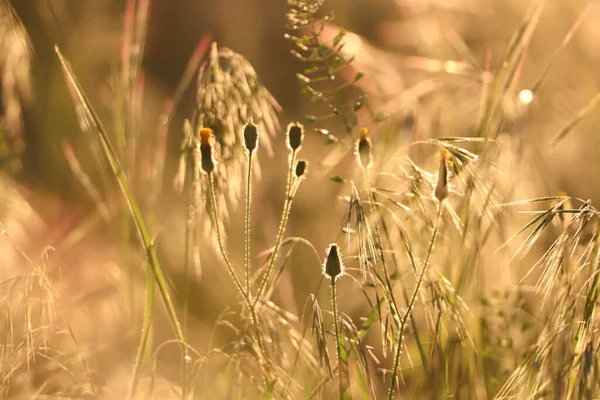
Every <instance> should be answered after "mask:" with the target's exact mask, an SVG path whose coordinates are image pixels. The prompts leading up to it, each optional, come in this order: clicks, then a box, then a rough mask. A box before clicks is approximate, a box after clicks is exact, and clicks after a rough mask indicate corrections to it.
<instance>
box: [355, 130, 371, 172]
mask: <svg viewBox="0 0 600 400" xmlns="http://www.w3.org/2000/svg"><path fill="white" fill-rule="evenodd" d="M356 153H357V154H358V160H359V161H360V164H361V165H362V166H363V168H369V166H370V165H371V139H369V131H368V129H367V128H362V129H361V130H360V138H359V139H358V143H357V145H356Z"/></svg>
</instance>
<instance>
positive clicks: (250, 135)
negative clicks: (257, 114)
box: [244, 119, 258, 153]
mask: <svg viewBox="0 0 600 400" xmlns="http://www.w3.org/2000/svg"><path fill="white" fill-rule="evenodd" d="M244 146H245V147H246V150H248V151H249V152H250V153H252V152H253V151H254V150H256V147H257V146H258V128H257V127H256V125H254V122H252V119H250V120H248V122H247V123H246V125H245V126H244Z"/></svg>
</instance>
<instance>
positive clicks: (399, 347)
mask: <svg viewBox="0 0 600 400" xmlns="http://www.w3.org/2000/svg"><path fill="white" fill-rule="evenodd" d="M443 208H444V203H443V202H442V203H440V205H439V208H438V214H437V218H436V220H435V227H434V228H433V234H432V235H431V241H430V242H429V248H428V249H427V256H426V257H425V263H424V264H423V268H422V269H421V274H420V275H419V279H418V280H417V286H416V287H415V290H414V291H413V294H412V297H411V299H410V302H409V303H408V307H407V309H406V313H405V314H404V317H403V318H402V322H401V324H400V331H399V332H398V342H397V344H396V355H395V357H394V367H393V369H392V380H391V382H390V390H389V393H388V400H392V399H393V398H394V385H395V384H396V378H397V377H398V367H399V365H400V354H401V353H402V342H403V341H404V327H405V326H406V321H408V318H410V315H411V314H412V308H413V305H414V304H415V300H416V298H417V294H418V293H419V289H420V287H421V284H422V283H423V277H424V276H425V271H426V270H427V265H428V264H429V258H430V257H431V253H432V251H433V244H434V243H435V238H436V236H437V233H438V229H439V225H440V220H441V219H442V210H443Z"/></svg>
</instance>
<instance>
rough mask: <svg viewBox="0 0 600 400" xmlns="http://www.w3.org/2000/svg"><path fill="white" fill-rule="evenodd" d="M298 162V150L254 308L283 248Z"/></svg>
mask: <svg viewBox="0 0 600 400" xmlns="http://www.w3.org/2000/svg"><path fill="white" fill-rule="evenodd" d="M295 161H296V150H293V151H292V155H291V156H290V163H289V164H290V165H289V169H288V176H287V184H286V188H285V196H286V197H285V202H284V205H283V213H282V214H281V223H280V224H279V232H277V239H276V240H275V247H274V248H273V252H272V253H271V257H270V258H269V263H268V264H267V269H266V270H265V273H264V275H263V279H262V281H261V283H260V286H259V287H258V291H257V292H256V298H255V299H254V303H253V307H255V306H256V304H257V303H258V301H259V300H260V296H261V295H262V293H263V291H264V290H265V288H266V286H267V282H268V281H269V275H270V274H271V270H272V269H273V265H274V264H275V260H276V259H277V253H279V248H280V247H281V242H282V241H283V233H284V232H285V227H286V225H287V221H288V217H289V215H290V209H291V206H292V199H293V198H294V194H295V190H292V177H293V175H294V164H295Z"/></svg>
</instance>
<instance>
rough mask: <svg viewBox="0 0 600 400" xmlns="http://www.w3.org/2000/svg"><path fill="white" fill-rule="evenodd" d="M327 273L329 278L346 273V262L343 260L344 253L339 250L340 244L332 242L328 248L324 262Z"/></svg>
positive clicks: (335, 277)
mask: <svg viewBox="0 0 600 400" xmlns="http://www.w3.org/2000/svg"><path fill="white" fill-rule="evenodd" d="M323 269H324V272H325V275H327V276H328V277H329V279H337V278H338V277H340V276H342V275H344V263H343V262H342V254H341V253H340V252H339V250H338V245H337V244H335V243H332V244H331V245H330V246H329V248H328V249H327V258H326V259H325V263H324V264H323Z"/></svg>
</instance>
